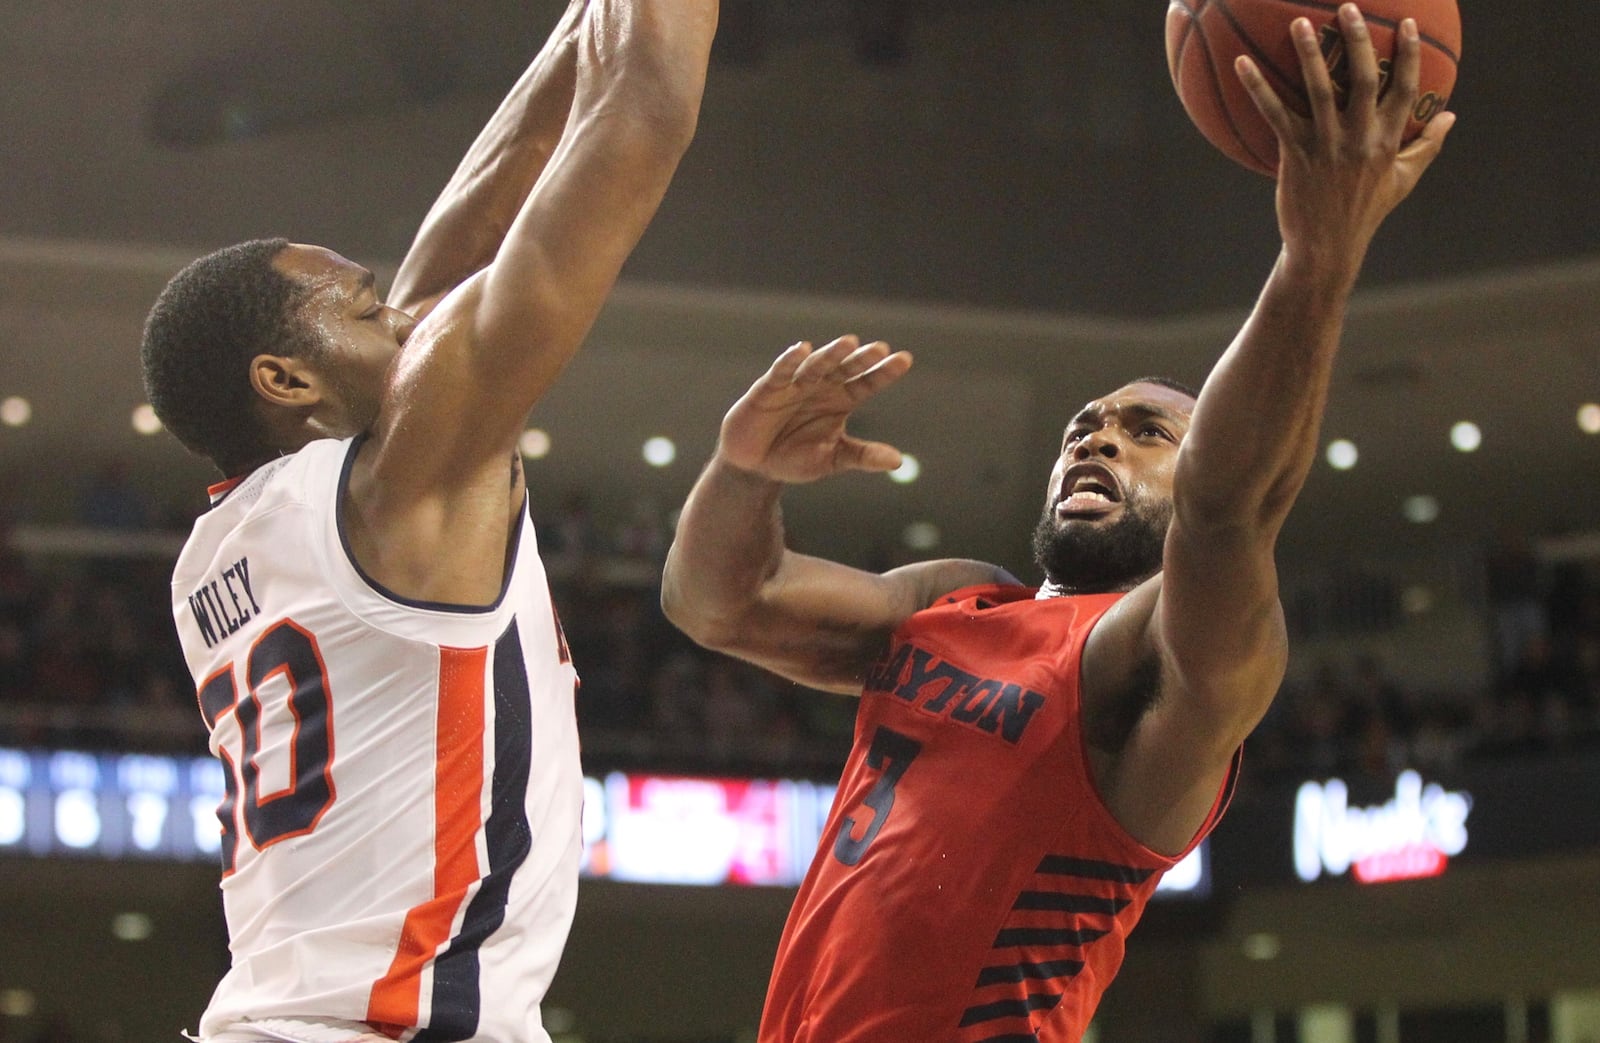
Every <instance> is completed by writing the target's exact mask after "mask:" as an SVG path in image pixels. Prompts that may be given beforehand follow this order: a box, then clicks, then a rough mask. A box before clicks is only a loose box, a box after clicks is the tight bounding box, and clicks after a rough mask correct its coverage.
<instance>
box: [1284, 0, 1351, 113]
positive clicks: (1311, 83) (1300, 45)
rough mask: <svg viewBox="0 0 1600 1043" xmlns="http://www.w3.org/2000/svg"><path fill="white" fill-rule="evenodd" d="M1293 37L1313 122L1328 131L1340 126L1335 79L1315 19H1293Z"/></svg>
mask: <svg viewBox="0 0 1600 1043" xmlns="http://www.w3.org/2000/svg"><path fill="white" fill-rule="evenodd" d="M1289 37H1290V39H1292V40H1293V41H1294V49H1295V52H1296V53H1297V54H1298V55H1299V56H1300V76H1301V78H1302V79H1303V80H1304V81H1305V85H1306V99H1307V100H1308V101H1309V102H1310V103H1311V121H1312V122H1313V123H1315V124H1316V125H1317V127H1318V128H1319V129H1321V130H1322V132H1323V133H1326V132H1327V128H1329V127H1333V126H1336V125H1337V122H1338V119H1339V99H1338V97H1337V95H1336V94H1335V93H1334V90H1333V78H1332V77H1331V76H1329V75H1328V62H1327V60H1326V59H1325V58H1323V56H1322V45H1321V44H1320V43H1318V41H1317V31H1316V29H1315V28H1313V27H1312V25H1311V19H1309V18H1296V19H1295V20H1294V21H1292V22H1290V23H1289Z"/></svg>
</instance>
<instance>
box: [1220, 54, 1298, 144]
mask: <svg viewBox="0 0 1600 1043" xmlns="http://www.w3.org/2000/svg"><path fill="white" fill-rule="evenodd" d="M1233 71H1234V75H1236V76H1238V77H1239V82H1240V83H1242V84H1244V89H1245V90H1246V91H1247V92H1248V93H1249V95H1250V100H1251V101H1253V102H1255V105H1256V109H1257V111H1259V112H1260V113H1261V118H1262V119H1264V120H1266V121H1267V126H1269V127H1271V128H1272V132H1273V133H1274V134H1276V135H1277V136H1278V140H1279V141H1289V142H1293V141H1295V140H1297V138H1298V137H1299V119H1300V118H1299V117H1298V116H1296V115H1295V114H1294V113H1292V112H1290V111H1289V109H1288V107H1287V106H1285V105H1284V104H1283V99H1281V98H1279V97H1278V93H1277V91H1274V90H1273V89H1272V84H1270V83H1268V82H1267V78H1266V77H1265V76H1263V75H1262V74H1261V67H1260V66H1259V65H1257V64H1256V63H1255V61H1254V59H1252V58H1250V57H1249V56H1248V55H1243V54H1241V55H1240V56H1239V57H1238V58H1237V59H1235V60H1234V63H1233Z"/></svg>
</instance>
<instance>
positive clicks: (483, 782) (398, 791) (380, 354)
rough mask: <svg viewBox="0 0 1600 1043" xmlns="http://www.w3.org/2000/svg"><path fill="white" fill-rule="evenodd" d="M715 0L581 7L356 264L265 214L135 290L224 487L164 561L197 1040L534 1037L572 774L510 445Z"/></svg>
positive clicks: (173, 403)
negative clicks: (220, 918) (195, 723)
mask: <svg viewBox="0 0 1600 1043" xmlns="http://www.w3.org/2000/svg"><path fill="white" fill-rule="evenodd" d="M717 14H718V7H717V2H716V0H573V3H572V4H571V6H570V7H569V9H568V10H567V12H566V14H565V16H564V17H563V19H562V21H561V22H560V23H559V25H558V27H557V29H556V31H555V33H554V35H553V36H552V37H551V39H550V41H549V42H548V44H547V45H546V46H545V48H544V50H543V51H542V52H541V54H540V55H539V57H538V58H536V59H535V61H534V63H533V64H532V66H531V67H530V68H529V69H528V71H527V72H526V73H525V74H524V76H523V77H522V79H521V80H520V81H519V82H518V84H517V85H516V86H515V87H514V88H513V90H512V92H511V94H510V96H509V97H508V98H507V99H506V100H505V102H504V103H502V105H501V107H500V109H499V110H498V111H497V112H496V114H495V115H494V117H493V118H492V119H491V121H490V122H489V124H488V125H487V127H486V128H485V129H484V130H483V132H482V133H481V134H480V136H479V138H478V140H477V142H476V143H475V144H474V145H473V146H472V148H471V150H470V151H469V152H468V154H467V156H466V158H465V159H464V160H463V162H462V164H461V166H460V168H459V169H458V171H457V173H456V174H455V176H454V178H453V179H452V180H451V181H450V182H449V184H448V185H447V186H446V188H445V191H444V193H443V195H442V196H441V197H440V198H439V200H438V202H437V203H436V204H435V205H434V207H433V209H432V210H431V212H430V213H429V214H428V216H427V218H426V220H425V222H424V224H423V227H422V229H421V231H420V233H419V234H418V236H417V239H416V241H415V243H414V245H413V246H412V248H411V250H410V252H409V253H408V255H407V256H406V258H405V260H404V263H403V264H402V265H401V267H400V270H399V273H398V276H397V278H396V280H395V285H394V287H393V289H392V292H391V294H390V297H389V300H388V302H387V303H385V302H384V301H382V300H381V299H380V298H379V297H378V295H377V293H376V291H375V289H374V285H373V283H374V280H373V276H372V273H371V272H370V271H368V270H366V269H365V268H362V267H361V266H359V265H357V264H355V263H353V262H351V261H349V260H346V259H345V258H343V257H341V256H339V255H338V254H336V253H333V252H332V251H330V250H326V249H323V248H320V247H315V246H303V245H295V244H291V243H288V242H286V241H284V240H257V241H253V242H250V243H245V244H241V245H239V246H235V247H229V248H227V249H225V250H221V251H218V252H216V253H214V254H211V255H208V256H207V257H204V258H201V259H200V260H198V261H196V262H194V263H193V264H192V265H190V266H189V267H187V268H186V269H184V271H182V272H180V273H179V274H178V275H177V276H176V277H175V278H174V279H173V280H172V282H171V283H170V284H169V285H168V286H167V288H166V289H165V290H164V291H163V292H162V294H161V297H160V299H159V300H158V301H157V302H156V305H155V307H154V308H153V309H152V311H151V314H150V318H149V320H148V322H147V324H146V331H145V340H144V346H143V358H144V364H145V377H146V384H147V387H148V389H149V391H150V394H151V401H152V403H153V404H154V405H155V408H156V411H157V414H158V415H159V416H160V417H161V419H162V420H163V422H164V423H165V424H166V426H167V428H168V429H169V430H170V431H172V432H173V434H174V435H176V436H177V437H178V438H179V439H180V440H181V441H183V442H184V444H185V445H187V446H189V447H190V448H191V449H193V450H195V451H196V452H199V453H202V454H204V455H206V456H208V457H210V458H211V459H212V460H213V461H214V462H215V463H216V465H217V467H218V469H219V470H220V471H221V472H222V475H223V476H224V477H226V478H227V479H228V481H226V482H223V483H220V484H219V485H218V486H216V487H215V488H214V489H213V493H212V497H213V504H212V507H211V509H210V510H209V511H208V512H207V513H206V514H205V515H203V516H202V517H201V518H200V519H199V520H198V521H197V522H196V523H195V527H194V531H193V533H192V534H191V536H190V538H189V540H188V542H187V544H186V545H185V547H184V550H183V552H182V554H181V556H180V558H179V561H178V564H177V567H176V568H175V570H174V574H173V610H174V616H175V619H176V622H177V629H178V634H179V638H180V640H181V642H182V644H183V648H184V655H185V658H186V659H187V661H188V664H189V668H190V671H191V672H192V673H193V675H194V678H195V683H196V687H197V689H198V697H199V704H200V710H201V712H202V714H203V716H204V718H205V721H206V724H207V726H208V728H209V729H210V734H211V739H210V745H211V749H212V752H213V753H214V754H215V755H216V756H217V757H218V759H219V760H220V761H221V764H222V768H223V771H224V777H225V780H226V797H225V799H224V800H223V802H222V804H221V806H220V807H219V808H218V817H219V819H220V822H221V845H220V846H221V855H222V870H223V879H222V889H223V900H224V905H225V907H226V911H227V920H228V930H229V948H230V950H231V953H232V968H231V969H230V971H229V973H228V974H227V975H226V976H225V977H224V979H223V980H222V982H221V984H220V985H219V986H218V987H217V990H216V992H215V994H214V995H213V997H212V1000H211V1003H210V1005H209V1007H208V1008H207V1010H206V1012H205V1015H204V1016H203V1017H202V1019H201V1022H200V1038H202V1039H204V1040H207V1041H209V1043H258V1041H289V1043H333V1041H379V1040H385V1039H401V1038H404V1039H408V1040H417V1041H419V1043H421V1041H445V1040H455V1041H469V1040H470V1041H478V1043H541V1041H542V1043H548V1041H549V1039H550V1037H549V1035H548V1034H547V1033H546V1032H545V1030H544V1029H543V1027H542V1026H541V1023H540V1022H541V1019H540V1013H539V1007H540V1002H541V1001H542V999H543V997H544V995H545V990H546V989H547V988H548V986H549V984H550V980H551V977H552V976H553V974H554V973H555V969H556V965H557V961H558V959H559V957H560V954H561V950H562V947H563V945H564V943H565V940H566V937H567V931H568V929H569V927H570V925H571V922H572V915H573V910H574V907H575V904H576V892H577V886H578V866H579V862H580V857H581V851H582V828H581V808H582V803H583V777H582V772H581V769H580V766H579V758H578V738H577V727H576V719H575V715H574V705H573V696H574V689H575V685H576V679H575V674H574V668H573V666H572V664H571V662H570V657H569V656H568V655H567V649H566V644H565V642H564V641H563V640H562V638H561V631H560V626H559V624H558V623H557V622H556V618H555V613H554V609H553V606H552V605H551V602H550V591H549V585H548V582H547V581H546V577H545V574H544V571H543V568H542V566H541V564H540V562H539V556H538V548H537V545H536V542H535V540H534V536H533V532H532V527H531V522H530V520H529V517H528V503H527V497H526V490H525V488H524V482H523V475H522V472H521V468H520V467H519V466H518V457H517V453H516V447H517V441H518V438H519V436H520V435H521V433H522V430H523V427H524V424H525V418H526V416H527V413H528V411H529V409H530V408H531V407H532V406H533V405H534V403H535V402H536V401H537V400H538V399H539V398H540V397H541V396H542V395H543V394H544V392H545V391H546V390H547V389H548V388H549V387H550V386H551V384H552V382H553V381H554V380H555V379H556V378H557V376H558V375H559V374H560V373H561V371H562V369H563V367H564V366H565V365H566V364H567V362H568V361H569V360H570V359H571V358H572V356H573V354H574V352H576V351H577V349H578V347H579V345H580V344H581V343H582V342H583V340H584V338H585V336H586V335H587V332H588V330H589V328H590V326H591V324H592V323H593V322H594V319H595V317H596V315H597V314H598V312H599V310H600V307H601V305H602V304H603V303H604V301H605V299H606V297H607V295H608V294H609V292H610V289H611V286H612V284H613V283H614V281H615V280H616V278H617V274H618V272H619V270H620V268H621V266H622V264H623V262H624V260H625V259H626V258H627V257H628V255H629V253H630V252H631V251H632V250H633V247H634V245H635V243H636V242H637V241H638V239H639V237H640V236H641V235H642V234H643V232H644V230H645V227H646V225H647V224H648V223H649V221H650V219H651V217H652V216H653V215H654V213H655V211H656V208H657V206H658V205H659V203H660V201H661V199H662V197H663V194H664V193H665V191H666V189H667V185H668V182H669V180H670V179H671V177H672V175H673V172H674V170H675V169H676V167H677V164H678V162H679V159H680V158H681V156H682V155H683V153H684V150H685V149H686V148H687V147H688V145H689V142H690V139H691V138H692V136H693V133H694V128H695V124H696V121H697V119H698V113H699V106H700V99H701V94H702V91H703V88H704V84H705V76H706V67H707V62H708V59H709V55H710V47H711V40H712V36H713V33H714V31H715V27H716V22H717Z"/></svg>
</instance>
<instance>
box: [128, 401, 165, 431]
mask: <svg viewBox="0 0 1600 1043" xmlns="http://www.w3.org/2000/svg"><path fill="white" fill-rule="evenodd" d="M133 429H134V430H135V431H137V432H139V433H140V434H141V435H154V434H159V433H160V431H161V418H160V417H158V416H156V411H155V409H153V408H152V407H151V405H150V403H148V402H144V403H141V404H140V405H137V406H134V407H133Z"/></svg>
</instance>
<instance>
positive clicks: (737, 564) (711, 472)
mask: <svg viewBox="0 0 1600 1043" xmlns="http://www.w3.org/2000/svg"><path fill="white" fill-rule="evenodd" d="M910 367H911V356H910V355H908V354H906V353H905V352H891V351H890V349H889V347H888V345H886V344H883V343H881V342H875V343H872V344H867V345H865V346H863V345H861V343H860V341H859V340H857V339H856V338H854V337H843V338H840V339H839V340H836V341H834V342H833V343H831V344H829V345H827V346H826V347H823V348H821V349H818V350H813V349H812V347H811V345H809V344H804V343H802V344H796V345H794V346H793V347H791V348H789V349H788V350H787V351H785V352H784V353H783V354H782V355H780V356H778V359H777V361H776V362H774V363H773V364H772V367H771V368H770V369H769V370H768V371H767V372H766V374H764V375H763V376H762V377H761V379H760V380H758V381H756V383H755V384H754V385H753V386H752V387H751V388H750V390H749V391H748V392H746V393H745V395H744V396H743V397H742V398H740V399H739V401H738V402H737V403H735V404H734V406H733V408H732V409H730V410H729V411H728V414H727V416H726V417H725V418H724V419H723V422H722V431H721V437H720V438H719V440H718V444H717V451H716V454H715V455H714V456H713V457H712V459H711V462H710V464H708V465H707V467H706V469H705V471H704V472H702V474H701V475H700V478H699V480H698V481H697V482H696V483H695V487H694V489H693V491H692V492H691V493H690V494H689V499H688V502H687V503H686V504H685V505H684V508H683V511H682V513H681V514H680V515H679V519H678V529H677V535H676V537H675V539H674V540H673V544H672V548H671V550H670V551H669V552H668V554H667V564H666V571H665V574H664V575H663V577H662V584H661V604H662V608H663V610H664V611H665V612H666V614H667V617H668V618H669V619H671V620H672V622H673V623H675V624H676V625H677V626H678V627H679V628H680V629H682V630H683V631H684V632H685V633H687V634H688V635H689V636H690V637H692V638H694V639H695V640H696V641H698V642H699V643H700V644H702V645H705V646H706V647H708V648H713V649H716V650H718V651H721V652H726V653H728V654H730V655H736V656H739V657H740V658H743V659H747V660H749V661H751V662H753V663H756V664H758V665H760V666H764V667H766V668H767V669H769V670H773V671H775V672H777V673H780V674H783V675H784V676H786V677H789V678H792V679H793V680H796V681H799V682H801V683H803V684H808V685H811V686H813V687H817V688H825V689H830V690H834V691H839V692H844V693H847V694H852V695H854V694H859V693H860V691H861V683H862V678H863V676H864V673H865V671H866V668H867V667H868V666H869V665H870V664H871V662H872V660H873V659H874V658H875V657H876V656H877V654H878V652H879V651H880V650H881V649H882V647H883V645H884V642H885V640H886V639H887V637H888V635H889V632H890V631H891V630H892V629H893V628H894V627H895V626H896V625H898V624H899V623H900V622H901V621H902V620H904V619H905V618H906V617H907V616H909V615H911V614H912V613H913V612H915V611H917V610H918V609H921V608H923V607H925V606H926V605H927V604H928V603H929V602H930V601H931V600H932V599H933V598H934V597H936V596H937V595H938V594H940V593H943V592H944V591H947V590H952V589H954V588H956V587H960V586H966V585H968V584H974V583H988V582H1015V581H1014V580H1011V578H1010V577H1009V576H1008V575H1006V574H1005V573H1004V572H1003V571H1002V570H1000V569H997V568H994V567H993V566H989V565H983V564H980V563H978V562H971V561H936V562H925V563H921V564H917V565H909V566H906V567H904V568H901V569H896V570H894V571H891V572H888V573H885V574H882V575H879V574H876V573H871V572H865V571H862V570H860V569H853V568H850V567H848V566H845V565H841V564H838V563H836V562H832V561H826V560H824V559H821V558H814V557H810V556H807V555H803V554H797V553H795V552H794V551H791V550H789V549H788V548H787V547H786V546H785V544H784V533H783V518H782V512H781V510H780V507H779V498H780V496H781V494H782V492H783V488H784V486H785V485H788V484H798V483H803V482H811V481H815V480H817V479H819V478H825V477H827V476H829V475H834V474H838V473H840V472H843V471H849V470H863V471H888V470H892V469H893V468H895V467H897V466H898V465H899V463H900V453H899V451H898V450H896V449H895V448H893V447H892V446H889V445H885V444H883V443H881V442H867V441H863V440H861V439H858V438H855V437H853V436H851V435H849V434H847V433H846V432H845V422H846V420H847V419H848V418H849V416H850V414H851V413H852V412H853V411H854V410H855V409H856V407H857V406H859V405H860V404H861V403H863V402H865V401H866V400H867V399H868V398H871V397H872V396H873V395H875V394H877V393H878V392H879V391H882V390H883V389H884V388H886V387H888V386H889V385H891V384H893V383H894V382H895V381H897V380H899V379H900V377H902V376H904V375H905V373H906V371H907V370H908V369H910Z"/></svg>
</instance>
